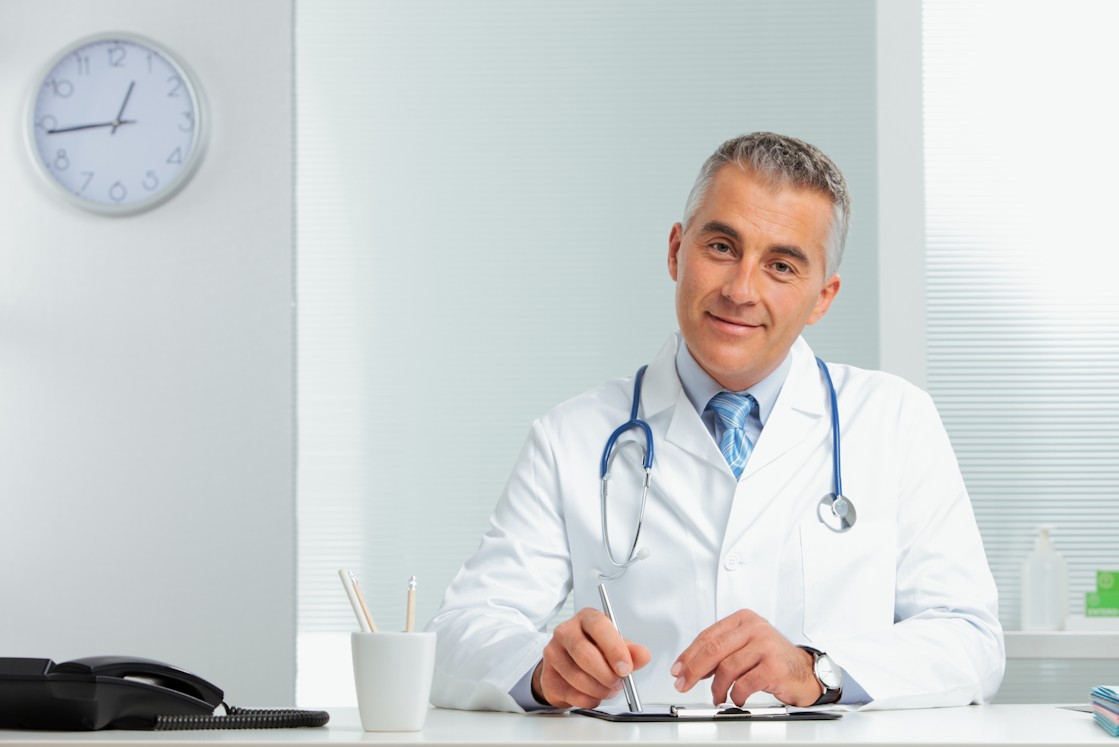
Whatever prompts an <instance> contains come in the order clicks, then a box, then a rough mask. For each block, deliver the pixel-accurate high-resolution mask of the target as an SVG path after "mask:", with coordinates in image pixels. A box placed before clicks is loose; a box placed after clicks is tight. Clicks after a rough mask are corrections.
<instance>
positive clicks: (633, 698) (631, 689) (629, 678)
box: [598, 584, 641, 713]
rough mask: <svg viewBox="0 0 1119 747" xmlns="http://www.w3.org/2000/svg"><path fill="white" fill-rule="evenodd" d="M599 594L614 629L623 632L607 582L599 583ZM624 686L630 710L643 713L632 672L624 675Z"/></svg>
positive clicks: (603, 609) (603, 608)
mask: <svg viewBox="0 0 1119 747" xmlns="http://www.w3.org/2000/svg"><path fill="white" fill-rule="evenodd" d="M598 595H599V596H600V597H602V611H603V612H605V613H606V616H607V617H609V618H610V622H612V623H613V624H614V630H617V631H618V632H619V633H621V632H622V631H621V629H619V628H618V621H617V620H615V619H614V609H613V608H612V607H611V606H610V597H609V596H607V595H606V584H599V585H598ZM622 688H623V689H624V690H625V691H626V703H628V704H629V710H630V711H631V712H633V713H641V698H640V697H639V696H638V695H637V685H636V684H634V681H633V673H632V672H631V673H630V674H627V675H626V676H625V677H622Z"/></svg>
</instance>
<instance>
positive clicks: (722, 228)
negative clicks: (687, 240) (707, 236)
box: [700, 220, 812, 265]
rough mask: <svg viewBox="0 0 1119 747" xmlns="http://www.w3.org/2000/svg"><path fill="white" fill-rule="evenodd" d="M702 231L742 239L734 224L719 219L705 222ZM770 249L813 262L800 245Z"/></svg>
mask: <svg viewBox="0 0 1119 747" xmlns="http://www.w3.org/2000/svg"><path fill="white" fill-rule="evenodd" d="M700 233H721V234H723V235H725V236H727V237H728V238H731V239H734V240H735V241H741V240H742V235H741V234H740V233H738V231H737V230H735V229H734V227H733V226H729V225H727V224H726V223H723V222H722V221H718V220H709V221H707V222H706V223H704V224H703V227H702V228H701V229H700ZM770 251H771V252H774V253H776V254H781V255H784V256H786V257H789V258H790V259H795V260H797V261H798V262H801V263H803V264H806V265H808V264H811V263H812V262H811V259H810V258H809V256H808V254H807V253H806V252H805V251H804V250H803V249H801V248H800V247H798V246H785V245H783V244H782V245H778V246H774V247H771V248H770Z"/></svg>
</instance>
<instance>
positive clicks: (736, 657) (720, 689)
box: [711, 646, 762, 706]
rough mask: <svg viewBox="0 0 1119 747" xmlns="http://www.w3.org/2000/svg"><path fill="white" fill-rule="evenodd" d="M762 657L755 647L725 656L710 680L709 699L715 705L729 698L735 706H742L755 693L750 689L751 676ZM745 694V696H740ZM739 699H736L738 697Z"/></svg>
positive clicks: (748, 647) (753, 689)
mask: <svg viewBox="0 0 1119 747" xmlns="http://www.w3.org/2000/svg"><path fill="white" fill-rule="evenodd" d="M761 661H762V657H761V654H760V652H759V651H758V650H757V648H756V647H753V646H747V647H746V648H741V649H739V650H738V651H735V652H734V653H732V654H730V655H729V656H727V657H726V658H725V659H723V660H722V661H721V662H719V664H718V665H717V666H716V667H715V676H714V677H713V678H712V679H711V699H712V702H713V703H714V704H715V705H719V704H720V703H725V702H726V701H727V698H728V697H729V698H730V699H731V700H733V701H734V704H735V705H739V706H740V705H742V703H743V702H745V700H746V697H747V696H749V695H750V694H751V693H753V692H755V689H756V688H751V685H750V683H751V682H752V681H753V680H752V675H753V674H754V672H755V671H756V670H757V668H758V665H759V664H760V663H761ZM742 692H745V693H746V694H745V695H741V693H742ZM740 695H741V697H736V696H740Z"/></svg>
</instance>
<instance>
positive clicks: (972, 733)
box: [0, 705, 1119, 747]
mask: <svg viewBox="0 0 1119 747" xmlns="http://www.w3.org/2000/svg"><path fill="white" fill-rule="evenodd" d="M329 710H330V714H331V719H330V724H329V725H327V726H326V727H324V728H318V729H259V730H240V731H239V730H233V731H169V732H150V731H96V732H33V731H4V730H0V744H23V745H29V746H30V747H45V746H54V747H74V746H83V745H89V744H121V745H128V746H129V747H138V746H140V745H155V746H157V747H161V746H162V745H167V744H216V745H230V744H244V745H293V744H298V745H344V744H359V743H371V744H382V745H416V744H428V745H455V746H456V747H458V746H461V745H531V746H532V747H537V746H538V745H579V747H593V746H594V745H619V744H623V743H639V744H640V745H642V747H646V745H649V746H655V745H681V744H684V745H706V744H728V743H734V744H742V743H748V744H750V745H769V746H771V747H775V746H777V745H781V747H787V745H812V746H813V747H829V745H831V746H834V747H851V746H852V745H921V746H922V747H932V746H934V745H947V746H951V747H965V746H969V745H974V746H982V747H987V746H988V745H1030V746H1031V747H1041V746H1042V745H1085V744H1095V745H1103V744H1106V745H1111V747H1119V739H1115V738H1113V737H1109V736H1108V735H1107V734H1105V733H1104V731H1103V730H1102V729H1100V728H1099V727H1098V726H1096V725H1095V723H1093V722H1092V717H1091V716H1090V715H1089V714H1087V713H1082V712H1078V711H1070V710H1066V709H1062V708H1057V707H1055V706H1052V705H990V706H969V707H965V708H938V709H929V710H914V711H868V712H865V713H848V714H846V715H844V717H843V718H842V719H840V720H839V721H802V722H770V723H760V722H759V723H752V724H751V723H742V722H738V723H714V722H706V723H688V724H673V723H651V724H614V723H609V722H606V721H599V720H598V719H592V718H587V717H586V716H574V715H569V714H566V715H548V716H544V715H535V716H525V715H520V714H509V713H479V712H467V711H449V710H442V709H433V710H432V711H431V713H429V714H428V719H427V725H426V726H425V728H424V730H423V731H422V732H417V733H414V734H408V733H366V732H363V731H362V730H361V725H360V723H359V721H358V717H357V711H356V709H352V708H335V709H329Z"/></svg>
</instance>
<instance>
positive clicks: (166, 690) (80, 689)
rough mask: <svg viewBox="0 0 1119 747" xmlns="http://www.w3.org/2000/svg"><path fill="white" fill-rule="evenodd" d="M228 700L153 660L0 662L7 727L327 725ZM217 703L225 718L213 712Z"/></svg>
mask: <svg viewBox="0 0 1119 747" xmlns="http://www.w3.org/2000/svg"><path fill="white" fill-rule="evenodd" d="M223 697H224V693H222V691H221V689H220V688H218V687H215V686H214V685H212V684H210V683H209V682H207V681H206V680H204V679H202V678H201V677H199V676H197V675H194V674H191V673H189V672H184V671H183V670H181V669H177V668H175V667H172V666H170V665H169V664H163V663H162V662H158V661H153V660H151V659H137V658H134V657H124V656H91V657H88V658H85V659H75V660H73V661H67V662H64V663H62V664H55V663H54V662H53V661H51V660H50V659H20V658H3V657H0V728H2V729H55V730H66V731H82V730H93V729H254V728H269V727H286V726H322V725H323V724H325V723H326V722H327V721H329V720H330V714H328V713H326V712H325V711H296V710H290V709H275V710H263V709H247V708H237V707H235V706H229V705H226V704H225V703H224V701H223ZM218 706H224V707H225V711H226V715H224V716H218V715H215V713H214V711H215V709H216V708H217V707H218Z"/></svg>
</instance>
